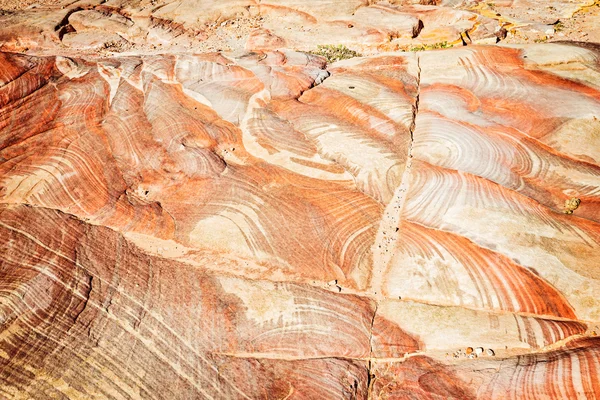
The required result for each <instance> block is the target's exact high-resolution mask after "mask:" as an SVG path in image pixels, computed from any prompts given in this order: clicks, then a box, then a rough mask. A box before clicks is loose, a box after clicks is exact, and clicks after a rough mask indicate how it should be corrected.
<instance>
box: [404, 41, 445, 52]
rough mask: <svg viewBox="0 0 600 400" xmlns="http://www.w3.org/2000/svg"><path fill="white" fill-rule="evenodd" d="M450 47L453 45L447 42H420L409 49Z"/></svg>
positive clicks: (420, 49) (421, 49)
mask: <svg viewBox="0 0 600 400" xmlns="http://www.w3.org/2000/svg"><path fill="white" fill-rule="evenodd" d="M450 47H453V45H452V44H448V42H439V43H434V44H421V45H419V46H415V47H411V48H410V51H423V50H437V49H448V48H450Z"/></svg>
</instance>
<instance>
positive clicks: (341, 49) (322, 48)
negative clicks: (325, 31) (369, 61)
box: [309, 44, 362, 63]
mask: <svg viewBox="0 0 600 400" xmlns="http://www.w3.org/2000/svg"><path fill="white" fill-rule="evenodd" d="M309 53H310V54H314V55H317V56H322V57H325V58H326V59H327V62H328V63H333V62H336V61H340V60H347V59H349V58H354V57H362V55H361V54H360V53H357V52H356V51H354V50H350V49H349V48H347V47H346V46H344V45H343V44H338V45H337V46H336V45H333V44H326V45H318V46H317V49H316V50H314V51H310V52H309Z"/></svg>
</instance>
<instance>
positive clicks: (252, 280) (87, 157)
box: [0, 2, 600, 399]
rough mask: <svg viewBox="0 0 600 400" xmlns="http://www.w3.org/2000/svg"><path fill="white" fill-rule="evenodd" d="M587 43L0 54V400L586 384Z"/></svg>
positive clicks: (592, 227) (538, 392)
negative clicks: (568, 209) (321, 51)
mask: <svg viewBox="0 0 600 400" xmlns="http://www.w3.org/2000/svg"><path fill="white" fill-rule="evenodd" d="M282 3H283V2H282ZM279 7H285V5H284V4H282V5H279ZM324 7H325V6H324ZM377 7H380V6H377ZM377 7H375V8H377ZM342 11H343V10H340V12H342ZM181 12H182V15H185V13H184V12H183V11H181ZM274 12H275V11H274ZM361 12H374V11H372V10H363V11H361ZM377 12H379V11H377ZM74 15H76V14H73V15H72V16H71V17H72V18H71V17H70V19H69V21H70V23H71V24H74V26H76V27H77V28H78V31H81V30H83V29H84V28H85V29H88V28H89V29H97V28H98V26H100V25H102V24H104V23H108V22H106V21H104V22H98V21H99V18H100V17H98V15H95V14H93V12H92V11H90V10H88V12H87V14H84V15H79V16H78V17H74ZM84 17H85V18H84ZM307 18H308V17H307ZM357 18H358V17H357ZM94 21H95V22H94ZM381 23H382V24H384V23H386V21H385V18H384V19H382V20H381ZM98 24H100V25H98ZM110 24H111V25H110V27H111V28H110V29H112V30H114V31H119V29H122V30H123V32H125V31H127V29H133V28H132V27H133V25H132V24H130V23H129V22H127V20H126V19H121V18H116V17H115V18H113V19H110ZM102 26H104V25H102ZM86 27H87V28H86ZM599 59H600V51H598V49H596V48H594V47H593V46H587V47H581V46H574V45H565V44H552V45H537V46H510V47H509V46H507V47H485V46H483V47H468V48H464V49H456V50H445V51H441V52H424V53H385V54H380V55H376V56H370V57H364V58H354V59H351V60H346V61H341V62H337V63H335V64H332V65H327V64H326V63H325V61H324V59H323V58H321V57H318V56H314V55H310V54H306V53H302V52H294V51H288V50H286V51H283V50H282V51H265V52H250V53H246V54H243V55H240V56H239V57H231V56H226V55H224V54H221V53H202V54H196V55H192V54H186V55H182V54H173V55H168V54H167V55H146V56H140V55H121V56H117V57H108V58H98V57H91V56H87V57H66V56H48V57H44V56H31V55H23V54H16V53H0V247H1V251H0V382H1V385H0V397H2V398H23V399H25V398H57V399H58V398H71V399H79V398H111V399H136V398H153V399H190V398H213V399H221V398H228V399H229V398H240V399H244V398H248V399H254V398H274V399H275V398H277V399H315V398H319V399H342V398H343V399H367V398H371V399H394V398H396V399H401V398H419V399H436V398H440V399H441V398H457V399H470V398H473V399H475V398H481V399H496V398H514V399H522V398H525V399H528V398H532V399H533V398H590V399H592V398H596V397H598V396H600V386H599V384H598V371H600V342H599V341H598V338H597V337H596V334H597V333H599V332H600V331H599V330H598V325H600V300H599V299H598V296H597V294H598V293H600V269H599V268H598V265H599V263H600V259H599V257H600V213H599V209H600V198H599V197H598V196H599V195H600V189H599V188H600V165H599V158H600V154H599V153H598V144H599V143H598V137H599V136H598V133H599V131H598V128H599V126H600V125H599V123H598V121H599V119H600V84H599V82H600V80H599V78H598V74H599V68H600V67H599V66H600V64H599V61H598V60H599ZM570 198H579V199H580V200H581V203H580V206H579V207H578V208H577V209H576V210H574V212H573V214H570V215H567V214H565V213H564V212H563V211H564V210H563V206H564V202H565V200H568V199H570ZM473 347H475V348H478V349H479V348H481V349H480V350H477V351H474V350H473V349H472V348H473ZM465 349H470V350H469V351H467V350H465ZM463 354H464V355H463ZM475 355H477V357H475Z"/></svg>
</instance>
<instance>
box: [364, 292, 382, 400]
mask: <svg viewBox="0 0 600 400" xmlns="http://www.w3.org/2000/svg"><path fill="white" fill-rule="evenodd" d="M378 308H379V301H377V300H375V309H374V310H373V318H372V319H371V329H370V330H369V363H368V365H367V399H371V385H372V384H373V378H374V376H373V373H372V370H373V325H375V317H376V316H377V309H378Z"/></svg>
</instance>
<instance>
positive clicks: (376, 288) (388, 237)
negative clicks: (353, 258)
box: [370, 55, 421, 298]
mask: <svg viewBox="0 0 600 400" xmlns="http://www.w3.org/2000/svg"><path fill="white" fill-rule="evenodd" d="M415 57H416V74H415V75H416V76H415V80H416V86H417V92H416V94H415V101H414V105H413V111H412V121H411V123H410V126H409V134H410V142H409V144H408V151H407V154H406V161H405V165H404V172H403V173H402V178H401V180H400V185H399V186H398V187H397V188H396V190H395V192H394V196H393V197H392V200H391V201H390V202H389V203H388V205H387V206H386V208H385V210H384V212H383V216H382V218H381V223H380V225H379V230H378V231H377V236H376V238H375V243H374V244H373V247H372V253H373V271H372V277H371V282H370V290H371V291H372V292H373V294H374V295H375V297H376V298H377V297H380V296H383V293H382V291H383V277H384V275H385V273H386V270H387V267H388V265H389V263H390V261H391V259H392V256H393V254H394V246H395V243H396V241H397V240H398V237H399V236H400V229H399V225H400V215H401V213H402V209H403V208H404V201H405V199H406V192H407V191H408V181H409V178H410V170H411V168H412V151H413V143H414V133H415V129H416V121H417V114H418V112H419V100H420V94H421V60H420V58H419V55H415Z"/></svg>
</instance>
